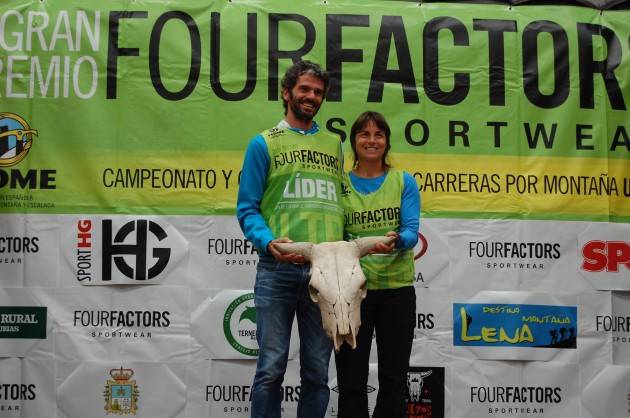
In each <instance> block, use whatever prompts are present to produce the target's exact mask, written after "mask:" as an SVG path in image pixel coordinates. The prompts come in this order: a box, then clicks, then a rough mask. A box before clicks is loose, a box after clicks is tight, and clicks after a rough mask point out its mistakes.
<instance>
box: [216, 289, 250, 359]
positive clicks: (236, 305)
mask: <svg viewBox="0 0 630 418" xmlns="http://www.w3.org/2000/svg"><path fill="white" fill-rule="evenodd" d="M253 300H254V294H253V293H247V294H245V295H242V296H239V297H238V298H236V299H235V300H234V301H233V302H232V303H230V305H229V306H228V307H227V309H226V310H225V315H223V333H224V334H225V338H226V339H227V341H228V343H229V344H230V346H232V348H234V349H235V350H236V351H238V352H239V353H241V354H245V355H246V356H252V357H255V356H257V355H258V340H257V339H256V308H254V304H253V303H248V302H250V301H253Z"/></svg>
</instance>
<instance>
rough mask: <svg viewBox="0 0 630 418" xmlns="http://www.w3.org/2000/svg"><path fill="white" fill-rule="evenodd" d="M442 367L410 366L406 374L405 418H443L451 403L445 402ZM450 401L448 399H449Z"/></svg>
mask: <svg viewBox="0 0 630 418" xmlns="http://www.w3.org/2000/svg"><path fill="white" fill-rule="evenodd" d="M444 371H445V369H444V367H420V366H413V365H412V366H410V367H409V372H408V373H407V413H406V418H445V417H448V416H450V414H451V405H450V404H451V402H449V403H448V405H447V404H446V402H445V393H446V381H445V373H444ZM449 401H450V399H449Z"/></svg>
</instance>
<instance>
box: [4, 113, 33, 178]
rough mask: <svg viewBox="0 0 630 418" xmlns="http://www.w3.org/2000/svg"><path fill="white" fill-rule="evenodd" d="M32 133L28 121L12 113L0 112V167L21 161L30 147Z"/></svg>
mask: <svg viewBox="0 0 630 418" xmlns="http://www.w3.org/2000/svg"><path fill="white" fill-rule="evenodd" d="M33 134H35V135H37V131H36V130H34V129H31V128H30V127H29V126H28V123H27V122H26V121H25V120H24V119H22V118H21V117H20V116H18V115H16V114H14V113H7V112H1V113H0V167H9V166H12V165H15V164H17V163H19V162H20V161H22V160H23V159H24V157H26V154H28V151H29V150H30V149H31V145H32V140H33Z"/></svg>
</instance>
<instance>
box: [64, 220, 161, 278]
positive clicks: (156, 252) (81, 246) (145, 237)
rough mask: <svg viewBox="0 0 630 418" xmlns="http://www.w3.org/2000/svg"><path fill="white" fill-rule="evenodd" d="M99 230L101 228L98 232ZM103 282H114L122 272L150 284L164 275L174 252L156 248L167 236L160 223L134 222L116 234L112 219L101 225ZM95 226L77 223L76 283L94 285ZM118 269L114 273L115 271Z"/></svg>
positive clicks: (82, 222) (127, 224) (81, 222)
mask: <svg viewBox="0 0 630 418" xmlns="http://www.w3.org/2000/svg"><path fill="white" fill-rule="evenodd" d="M96 229H98V228H96ZM100 233H101V235H102V238H101V252H102V261H101V280H102V281H104V282H110V281H112V278H113V276H114V274H115V273H116V270H117V272H120V273H121V274H122V275H124V276H125V277H127V278H129V279H132V280H136V281H148V280H151V279H154V278H156V277H157V276H159V275H160V273H162V272H163V271H164V269H165V268H166V267H167V265H168V263H169V261H170V259H171V251H172V250H171V248H168V247H161V246H157V245H156V244H157V243H163V242H164V241H165V240H166V239H167V238H168V234H167V233H166V231H165V230H164V228H162V227H161V226H160V225H159V224H158V223H156V222H154V221H149V220H146V219H137V220H132V221H129V222H127V223H125V224H124V225H122V226H121V227H120V228H119V229H118V230H114V226H113V224H112V220H111V219H103V220H102V222H101V231H100ZM97 234H98V231H94V230H93V222H92V221H91V220H89V219H81V220H79V221H78V222H77V237H76V238H77V241H76V248H77V251H76V266H75V267H76V270H75V271H76V272H77V280H79V281H81V282H82V281H88V282H91V281H92V279H93V278H94V275H95V272H94V270H95V268H94V267H95V265H97V263H96V262H95V260H94V248H93V238H94V236H95V235H97ZM114 266H115V270H114Z"/></svg>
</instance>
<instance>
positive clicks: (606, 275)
mask: <svg viewBox="0 0 630 418" xmlns="http://www.w3.org/2000/svg"><path fill="white" fill-rule="evenodd" d="M578 274H579V275H580V276H581V277H584V278H585V279H586V280H587V281H588V282H589V283H590V284H591V285H592V286H593V288H594V289H598V290H630V224H591V225H589V226H587V227H586V228H584V229H583V230H582V231H580V235H579V237H578Z"/></svg>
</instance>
